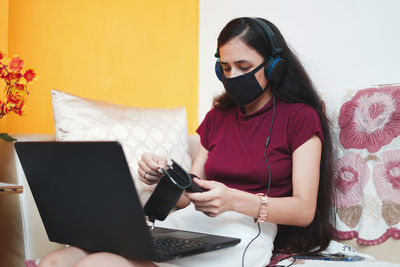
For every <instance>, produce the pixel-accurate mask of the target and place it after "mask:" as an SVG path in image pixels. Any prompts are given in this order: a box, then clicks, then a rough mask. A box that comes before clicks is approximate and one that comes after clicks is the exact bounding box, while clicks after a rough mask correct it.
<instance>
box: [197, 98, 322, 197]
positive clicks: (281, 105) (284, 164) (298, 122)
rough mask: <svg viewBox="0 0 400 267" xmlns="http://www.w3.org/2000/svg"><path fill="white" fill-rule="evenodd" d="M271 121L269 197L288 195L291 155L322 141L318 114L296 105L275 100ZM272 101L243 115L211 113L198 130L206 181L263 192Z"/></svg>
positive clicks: (236, 112)
mask: <svg viewBox="0 0 400 267" xmlns="http://www.w3.org/2000/svg"><path fill="white" fill-rule="evenodd" d="M275 106H276V107H275V110H276V111H275V119H274V123H273V127H272V132H271V137H270V142H269V145H268V147H267V159H268V163H269V166H270V169H271V174H272V176H271V185H270V191H269V194H268V195H269V196H271V197H278V196H291V195H292V153H293V152H294V151H295V150H296V148H298V147H299V146H301V145H302V144H303V143H304V142H306V141H307V140H308V139H310V138H311V137H312V136H313V135H315V134H316V135H317V136H318V137H319V138H320V139H321V140H323V132H322V126H321V121H320V119H319V116H318V113H317V112H316V111H315V110H314V109H313V108H312V107H310V106H307V105H305V104H301V103H286V102H283V101H278V100H276V101H275ZM272 111H273V109H272V101H269V102H268V103H267V104H266V105H265V106H264V107H263V108H261V109H260V110H258V111H257V112H255V113H253V114H250V115H246V114H244V113H243V112H242V111H241V108H240V107H235V108H232V109H230V110H228V111H221V110H217V109H215V108H213V109H211V110H210V111H209V112H208V113H207V115H206V117H205V119H204V120H203V122H202V123H201V125H200V126H199V128H198V129H197V133H198V134H199V135H200V140H201V144H202V145H203V147H204V148H206V149H207V150H208V151H209V153H208V159H207V161H206V163H205V165H204V171H205V174H206V176H207V179H209V180H215V181H218V182H221V183H224V184H225V185H226V186H228V187H231V188H236V189H239V190H243V191H247V192H250V193H265V192H266V188H267V184H268V168H267V164H266V162H265V159H264V147H265V143H266V140H267V136H268V133H269V129H270V124H271V119H272Z"/></svg>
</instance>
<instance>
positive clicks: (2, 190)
mask: <svg viewBox="0 0 400 267" xmlns="http://www.w3.org/2000/svg"><path fill="white" fill-rule="evenodd" d="M22 191H23V188H22V185H17V184H8V183H2V182H0V194H20V193H22Z"/></svg>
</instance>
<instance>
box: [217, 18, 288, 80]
mask: <svg viewBox="0 0 400 267" xmlns="http://www.w3.org/2000/svg"><path fill="white" fill-rule="evenodd" d="M249 19H250V20H252V21H253V22H255V23H256V24H257V25H258V26H260V27H261V28H262V29H263V32H264V33H265V36H266V37H267V39H268V41H269V44H270V45H271V49H272V56H271V57H270V58H269V59H268V61H267V64H266V65H265V68H264V72H265V77H267V79H268V80H269V81H270V82H280V81H282V79H283V77H284V76H285V73H286V69H287V62H286V60H285V59H284V58H282V57H280V54H281V53H282V51H283V50H282V47H281V46H280V43H279V42H278V41H277V39H276V36H275V34H274V32H273V31H272V29H271V28H270V27H269V26H268V24H267V23H265V22H264V21H262V20H261V19H258V18H249ZM215 56H216V57H218V60H217V62H216V63H215V74H216V75H217V77H218V79H219V80H222V77H223V74H222V67H221V64H220V62H219V53H218V51H217V53H216V54H215Z"/></svg>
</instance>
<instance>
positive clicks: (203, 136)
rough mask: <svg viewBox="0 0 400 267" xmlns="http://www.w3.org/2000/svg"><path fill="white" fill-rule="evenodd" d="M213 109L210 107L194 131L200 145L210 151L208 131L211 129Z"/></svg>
mask: <svg viewBox="0 0 400 267" xmlns="http://www.w3.org/2000/svg"><path fill="white" fill-rule="evenodd" d="M213 114H214V109H211V110H210V111H209V112H208V113H207V114H206V117H205V118H204V120H203V121H202V123H201V124H200V126H199V127H198V128H197V130H196V132H197V133H198V134H199V136H200V142H201V144H202V146H203V147H204V148H205V149H207V150H208V151H210V141H209V140H210V139H209V138H210V134H211V133H210V132H211V129H212V122H213Z"/></svg>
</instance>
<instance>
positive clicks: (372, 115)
mask: <svg viewBox="0 0 400 267" xmlns="http://www.w3.org/2000/svg"><path fill="white" fill-rule="evenodd" d="M338 123H339V126H340V129H341V131H340V135H339V140H340V143H341V144H342V145H343V147H344V148H346V149H348V148H355V149H364V148H366V149H368V151H369V152H370V153H375V152H377V151H378V150H379V149H381V147H382V146H384V145H387V144H389V143H390V142H391V141H392V140H393V138H395V137H396V136H398V135H400V86H386V87H382V88H380V89H379V88H367V89H363V90H359V91H358V92H357V93H356V95H355V96H354V97H353V98H352V99H351V100H350V101H347V102H346V103H344V104H343V106H342V107H341V109H340V115H339V120H338Z"/></svg>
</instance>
